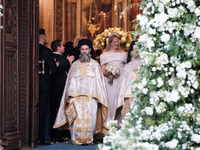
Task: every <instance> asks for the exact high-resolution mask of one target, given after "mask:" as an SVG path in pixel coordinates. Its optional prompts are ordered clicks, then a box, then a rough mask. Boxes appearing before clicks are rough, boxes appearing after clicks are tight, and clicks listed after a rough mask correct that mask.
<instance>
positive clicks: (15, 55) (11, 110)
mask: <svg viewBox="0 0 200 150" xmlns="http://www.w3.org/2000/svg"><path fill="white" fill-rule="evenodd" d="M0 4H1V5H3V17H1V25H3V29H0V85H1V86H0V88H1V89H0V140H2V141H3V147H4V148H6V149H21V148H22V147H24V146H30V145H31V146H35V143H36V139H37V124H38V123H37V111H36V109H37V108H36V103H37V100H38V70H37V63H38V42H37V41H38V37H37V34H38V13H39V10H38V0H29V1H27V0H0Z"/></svg>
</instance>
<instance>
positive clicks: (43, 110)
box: [39, 29, 59, 145]
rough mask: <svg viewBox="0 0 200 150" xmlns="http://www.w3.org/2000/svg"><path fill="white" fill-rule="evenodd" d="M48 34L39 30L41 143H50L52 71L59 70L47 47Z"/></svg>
mask: <svg viewBox="0 0 200 150" xmlns="http://www.w3.org/2000/svg"><path fill="white" fill-rule="evenodd" d="M46 39H47V38H46V34H45V30H44V29H40V30H39V144H41V145H43V144H50V141H51V139H50V134H49V129H50V128H49V116H50V114H49V109H50V72H52V73H54V72H56V71H57V66H58V65H59V62H58V63H56V62H55V60H54V58H53V53H52V51H51V49H49V48H47V47H45V44H46Z"/></svg>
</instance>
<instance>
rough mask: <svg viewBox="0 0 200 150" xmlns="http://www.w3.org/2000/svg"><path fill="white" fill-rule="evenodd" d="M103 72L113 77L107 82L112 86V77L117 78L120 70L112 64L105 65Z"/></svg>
mask: <svg viewBox="0 0 200 150" xmlns="http://www.w3.org/2000/svg"><path fill="white" fill-rule="evenodd" d="M105 71H106V73H107V74H109V75H112V76H113V78H111V79H110V80H109V82H108V83H110V84H113V79H114V77H117V76H118V75H119V74H120V69H119V68H118V67H117V66H116V65H114V64H107V65H106V67H105Z"/></svg>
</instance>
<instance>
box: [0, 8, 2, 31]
mask: <svg viewBox="0 0 200 150" xmlns="http://www.w3.org/2000/svg"><path fill="white" fill-rule="evenodd" d="M2 11H3V6H2V5H0V23H1V17H2V16H3V13H2ZM0 29H3V26H1V25H0Z"/></svg>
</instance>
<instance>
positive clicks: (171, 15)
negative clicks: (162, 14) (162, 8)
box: [167, 8, 178, 18]
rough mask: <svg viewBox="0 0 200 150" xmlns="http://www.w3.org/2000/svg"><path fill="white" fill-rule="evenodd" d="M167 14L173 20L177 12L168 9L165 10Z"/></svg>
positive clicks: (173, 9)
mask: <svg viewBox="0 0 200 150" xmlns="http://www.w3.org/2000/svg"><path fill="white" fill-rule="evenodd" d="M167 12H168V14H169V17H170V18H174V17H176V16H177V13H178V10H177V8H169V9H168V10H167Z"/></svg>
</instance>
